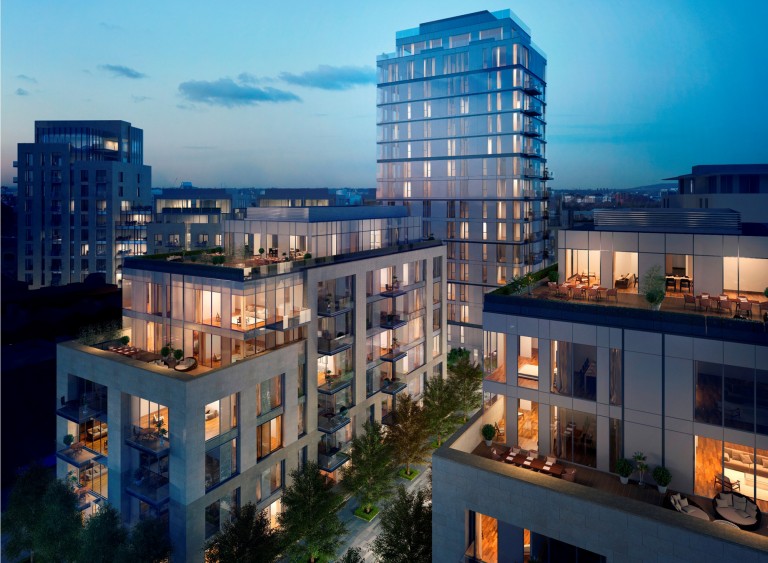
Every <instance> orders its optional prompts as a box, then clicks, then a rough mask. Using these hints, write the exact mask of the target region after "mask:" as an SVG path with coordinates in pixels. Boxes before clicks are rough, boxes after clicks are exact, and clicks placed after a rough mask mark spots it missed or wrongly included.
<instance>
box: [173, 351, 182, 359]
mask: <svg viewBox="0 0 768 563" xmlns="http://www.w3.org/2000/svg"><path fill="white" fill-rule="evenodd" d="M173 357H174V358H176V361H177V362H178V361H181V358H183V357H184V350H174V351H173Z"/></svg>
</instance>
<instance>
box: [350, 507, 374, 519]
mask: <svg viewBox="0 0 768 563" xmlns="http://www.w3.org/2000/svg"><path fill="white" fill-rule="evenodd" d="M378 513H379V509H378V508H376V507H375V506H374V507H373V508H371V511H370V512H366V511H365V509H364V508H363V507H362V506H358V507H357V508H355V512H354V514H355V516H357V517H358V518H362V519H363V520H365V521H366V522H370V521H371V520H373V519H374V518H376V515H377V514H378Z"/></svg>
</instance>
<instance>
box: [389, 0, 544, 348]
mask: <svg viewBox="0 0 768 563" xmlns="http://www.w3.org/2000/svg"><path fill="white" fill-rule="evenodd" d="M395 46H396V51H395V52H394V53H389V54H383V55H381V56H379V57H378V59H377V63H376V65H377V69H378V98H377V110H378V113H377V120H376V121H377V144H378V156H377V162H378V171H377V199H379V200H381V201H383V202H385V203H386V204H389V205H403V206H406V207H407V208H409V209H410V210H411V212H412V213H413V214H414V215H420V216H422V217H423V219H424V223H423V228H424V234H423V236H425V237H427V236H430V235H432V236H435V237H437V238H440V239H443V240H444V241H445V243H446V244H447V246H448V271H447V277H448V284H449V285H448V330H449V335H448V340H449V343H450V345H451V346H452V347H458V346H462V347H465V348H467V349H469V350H471V351H472V352H473V354H474V357H475V359H476V360H479V353H480V350H481V349H482V329H481V326H482V318H481V310H482V302H483V294H484V293H485V292H487V291H489V290H492V289H494V288H496V287H498V286H499V285H504V284H505V283H507V280H509V279H511V278H512V277H514V276H518V275H521V274H524V273H527V272H530V271H533V270H538V269H540V268H542V267H544V266H546V265H548V264H549V263H550V262H553V261H554V240H552V239H551V237H550V231H549V226H548V207H547V203H548V197H549V193H548V190H547V187H546V182H547V180H550V179H551V174H550V173H549V171H548V170H547V168H546V121H545V113H546V103H545V98H546V96H545V93H546V64H547V61H546V58H545V56H544V54H543V53H542V52H541V50H539V49H538V48H537V47H536V46H535V45H534V44H533V43H532V42H531V33H530V30H529V29H528V28H527V27H526V26H525V24H523V23H522V22H521V21H520V20H519V19H517V18H516V16H514V14H512V13H511V12H510V11H509V10H505V11H500V12H488V11H482V12H475V13H472V14H466V15H462V16H457V17H453V18H448V19H443V20H438V21H432V22H427V23H422V24H421V25H419V26H418V27H417V28H413V29H407V30H403V31H399V32H398V33H397V35H396V40H395Z"/></svg>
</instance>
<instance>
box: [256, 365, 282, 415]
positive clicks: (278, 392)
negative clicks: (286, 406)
mask: <svg viewBox="0 0 768 563" xmlns="http://www.w3.org/2000/svg"><path fill="white" fill-rule="evenodd" d="M282 381H283V375H282V374H281V375H276V376H275V377H272V378H270V379H268V380H267V381H264V382H262V383H259V384H258V385H257V386H256V408H257V412H256V414H257V416H263V415H265V414H267V413H269V412H270V411H272V410H274V409H276V408H278V407H279V406H280V405H282V404H283V391H282V387H283V384H282Z"/></svg>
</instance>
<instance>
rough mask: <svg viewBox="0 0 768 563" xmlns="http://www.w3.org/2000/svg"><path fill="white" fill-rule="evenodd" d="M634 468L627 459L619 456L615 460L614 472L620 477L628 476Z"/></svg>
mask: <svg viewBox="0 0 768 563" xmlns="http://www.w3.org/2000/svg"><path fill="white" fill-rule="evenodd" d="M634 470H635V468H634V466H633V465H632V462H631V461H629V460H628V459H626V458H623V457H620V458H619V459H617V460H616V473H618V474H619V475H620V476H621V477H629V476H630V475H632V472H633V471H634Z"/></svg>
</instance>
